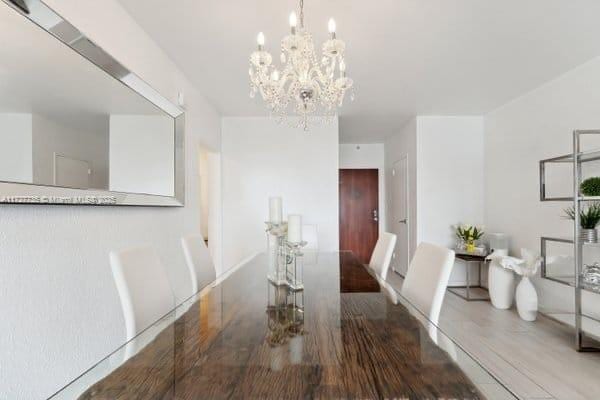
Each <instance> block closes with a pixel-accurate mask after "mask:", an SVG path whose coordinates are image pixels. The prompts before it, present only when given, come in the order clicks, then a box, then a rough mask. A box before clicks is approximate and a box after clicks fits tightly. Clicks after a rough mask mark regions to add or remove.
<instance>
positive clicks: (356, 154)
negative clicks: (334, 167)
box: [339, 143, 386, 233]
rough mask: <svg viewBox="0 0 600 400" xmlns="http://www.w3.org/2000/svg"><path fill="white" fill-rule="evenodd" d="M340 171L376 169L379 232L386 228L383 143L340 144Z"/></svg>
mask: <svg viewBox="0 0 600 400" xmlns="http://www.w3.org/2000/svg"><path fill="white" fill-rule="evenodd" d="M339 152H340V169H377V170H378V173H379V232H380V233H381V232H383V231H385V228H386V210H385V154H384V145H383V143H370V144H359V143H354V144H349V143H345V144H340V149H339Z"/></svg>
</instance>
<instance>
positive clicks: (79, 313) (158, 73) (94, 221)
mask: <svg viewBox="0 0 600 400" xmlns="http://www.w3.org/2000/svg"><path fill="white" fill-rule="evenodd" d="M46 3H47V4H48V5H49V6H51V7H53V8H54V9H55V10H56V11H57V12H58V13H60V14H61V15H63V16H64V17H65V18H67V19H68V20H70V21H71V22H72V23H73V24H74V25H75V26H77V27H79V28H80V29H81V30H82V31H83V32H85V33H86V34H87V35H88V36H90V37H91V39H92V40H93V41H94V42H95V43H96V44H98V45H99V46H100V47H102V48H103V49H105V50H107V51H108V52H109V53H111V54H112V55H113V56H115V57H116V58H117V59H119V60H120V61H121V62H122V63H123V64H124V65H126V66H127V67H128V68H130V69H132V70H134V71H136V72H137V73H138V74H139V75H140V76H141V77H142V78H143V79H145V80H146V81H147V82H148V83H150V84H151V85H152V86H153V87H155V88H156V89H157V90H158V91H159V92H161V93H162V94H163V95H165V96H167V97H168V98H169V99H170V100H171V101H173V102H174V103H176V101H177V93H178V92H179V91H184V92H185V98H186V103H187V104H186V109H187V115H186V167H187V174H186V206H185V207H183V208H154V207H106V208H103V207H78V206H68V207H65V206H11V205H2V207H0V220H1V225H2V229H1V231H0V249H1V252H2V258H1V260H2V261H1V262H0V276H1V280H0V299H1V301H0V315H1V316H2V317H1V318H0V332H2V334H0V398H3V399H11V400H17V399H26V400H32V399H41V398H46V397H48V396H49V395H50V394H51V393H52V392H54V391H55V390H57V389H59V388H60V387H61V386H62V385H64V384H65V383H66V382H68V381H69V380H71V379H73V378H75V377H76V376H78V375H79V374H80V373H81V372H83V371H84V370H85V369H87V368H89V367H90V366H92V365H93V364H94V363H95V362H97V361H98V360H100V359H101V358H102V357H104V356H106V355H107V354H108V353H109V352H111V351H112V350H114V349H115V348H116V347H117V346H119V345H120V344H122V343H123V341H124V337H125V329H124V322H123V317H122V311H121V307H120V304H119V298H118V294H117V290H116V288H115V285H114V282H113V279H112V276H111V272H110V266H109V262H108V252H109V251H110V250H112V249H122V248H126V247H130V246H136V245H139V244H149V245H153V246H155V247H156V249H157V250H158V252H159V255H160V257H161V259H162V262H163V263H164V265H165V267H166V268H167V271H168V274H169V276H170V278H171V280H172V282H173V284H174V287H175V291H176V294H177V295H178V296H179V297H180V298H182V297H183V296H187V295H188V294H189V293H190V289H191V288H190V286H189V283H188V282H187V281H185V280H184V279H185V276H186V275H185V274H186V267H185V260H184V257H183V254H182V251H181V244H180V236H181V235H182V234H189V233H198V232H199V227H198V220H199V218H200V216H199V213H200V211H199V206H198V192H199V191H198V174H197V170H198V167H197V157H198V151H197V149H198V147H199V146H200V145H204V146H207V147H209V148H211V149H212V150H215V151H218V149H219V147H220V134H219V132H220V118H219V115H218V114H217V112H216V111H215V110H214V109H213V108H212V107H211V106H209V105H208V103H207V102H206V101H205V99H204V98H203V97H202V96H201V95H200V94H199V93H198V92H197V91H196V90H195V88H194V87H193V86H192V85H191V84H190V83H189V82H188V81H187V79H186V78H185V77H184V76H183V75H182V74H181V72H180V71H179V70H178V69H177V68H176V67H175V65H174V64H173V63H172V62H171V61H170V60H169V59H168V58H167V57H166V56H165V55H164V53H163V52H162V50H160V48H159V47H158V46H157V45H155V44H154V42H152V41H151V40H150V39H149V37H148V36H147V35H146V33H145V32H144V31H143V30H142V29H141V28H140V27H139V26H138V25H136V24H135V23H134V22H133V20H132V18H131V17H130V16H129V15H128V14H127V13H126V12H125V11H124V10H123V8H122V7H121V6H120V5H119V3H118V1H116V0H104V1H102V2H98V1H95V0H46ZM336 157H337V154H336Z"/></svg>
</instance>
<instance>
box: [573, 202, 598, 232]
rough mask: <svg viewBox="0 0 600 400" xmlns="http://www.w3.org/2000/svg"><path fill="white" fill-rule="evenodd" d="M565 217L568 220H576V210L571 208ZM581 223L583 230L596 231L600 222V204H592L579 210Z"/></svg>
mask: <svg viewBox="0 0 600 400" xmlns="http://www.w3.org/2000/svg"><path fill="white" fill-rule="evenodd" d="M565 217H566V218H568V219H572V220H574V219H575V209H574V208H573V207H569V208H567V209H565ZM579 221H580V223H581V227H582V228H583V229H594V228H595V227H596V225H598V222H600V204H599V203H592V204H590V205H588V206H587V207H585V206H584V207H581V209H580V210H579Z"/></svg>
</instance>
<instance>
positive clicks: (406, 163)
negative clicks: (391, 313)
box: [389, 153, 412, 278]
mask: <svg viewBox="0 0 600 400" xmlns="http://www.w3.org/2000/svg"><path fill="white" fill-rule="evenodd" d="M400 162H402V163H404V177H405V179H404V185H405V188H404V193H405V199H404V204H405V207H406V214H405V215H406V260H405V261H406V267H407V270H408V266H409V265H410V233H411V226H412V219H411V218H410V182H409V180H410V174H409V173H408V168H409V155H408V153H405V154H403V155H402V156H401V157H400V158H398V159H397V160H396V161H394V162H393V163H392V180H393V179H394V178H395V177H396V167H395V166H396V164H398V163H400ZM393 187H394V182H393V181H392V182H391V185H390V196H391V198H392V206H391V207H390V211H392V213H391V214H392V217H393V222H392V223H394V224H397V223H400V221H396V218H395V217H396V213H395V212H394V211H393V210H392V209H391V208H392V207H393V202H394V189H393ZM389 218H390V217H389ZM390 219H392V218H390ZM399 243H400V242H399V241H397V242H396V248H395V249H394V254H397V253H398V252H397V248H398V245H399ZM394 259H395V258H394ZM392 271H394V272H395V273H396V274H398V275H400V276H401V277H402V278H405V276H404V275H403V274H402V273H401V272H400V271H398V270H396V267H395V265H394V263H393V261H392Z"/></svg>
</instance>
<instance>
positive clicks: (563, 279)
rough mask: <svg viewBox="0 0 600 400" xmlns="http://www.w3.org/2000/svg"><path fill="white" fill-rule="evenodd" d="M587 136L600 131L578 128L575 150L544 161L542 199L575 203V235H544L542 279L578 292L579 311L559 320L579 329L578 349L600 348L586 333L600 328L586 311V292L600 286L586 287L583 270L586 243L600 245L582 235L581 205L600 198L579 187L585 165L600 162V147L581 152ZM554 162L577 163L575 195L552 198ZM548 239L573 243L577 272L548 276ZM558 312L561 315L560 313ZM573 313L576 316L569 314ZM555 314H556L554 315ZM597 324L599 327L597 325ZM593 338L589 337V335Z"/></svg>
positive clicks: (541, 165)
mask: <svg viewBox="0 0 600 400" xmlns="http://www.w3.org/2000/svg"><path fill="white" fill-rule="evenodd" d="M585 135H600V130H577V131H574V132H573V152H572V153H570V154H566V155H563V156H559V157H554V158H548V159H545V160H541V161H540V201H570V202H573V207H574V210H575V221H574V224H573V227H574V229H573V238H572V239H564V238H551V237H542V238H541V255H542V259H543V261H542V271H541V274H542V278H545V279H549V280H552V281H554V282H558V283H560V284H563V285H567V286H570V287H573V290H574V291H575V313H574V314H565V313H562V314H561V316H560V318H559V317H557V318H555V319H557V320H559V321H561V322H563V323H567V324H569V325H572V326H574V328H575V347H576V349H577V351H600V347H598V345H597V343H596V345H595V346H589V345H587V344H586V341H585V339H586V337H585V336H586V332H592V335H594V336H596V335H595V334H594V333H596V332H597V331H599V330H598V329H597V328H598V327H600V321H598V320H596V319H594V318H592V317H590V316H587V315H583V314H582V292H583V291H591V292H596V293H599V291H600V290H599V289H598V288H592V287H588V286H585V285H584V284H583V282H582V279H581V275H582V270H583V251H584V248H585V247H586V246H593V245H595V246H598V245H600V244H584V243H583V242H582V241H581V238H580V228H581V221H580V218H579V211H580V209H581V206H582V205H583V204H584V203H585V202H587V201H600V197H598V196H594V197H589V196H588V197H586V196H582V195H581V193H580V191H579V187H580V185H581V177H582V172H581V169H582V164H584V163H587V162H592V161H600V149H596V150H593V151H581V137H582V136H585ZM550 163H566V164H572V166H573V196H572V197H548V196H547V195H546V166H547V164H550ZM548 242H560V243H571V244H573V264H574V270H573V275H572V276H571V275H568V276H550V275H548V271H547V268H546V267H547V265H546V251H547V248H546V246H547V243H548ZM557 315H558V314H557ZM569 315H572V317H569ZM550 317H552V316H550ZM596 324H597V325H598V326H596ZM588 339H589V338H588Z"/></svg>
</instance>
